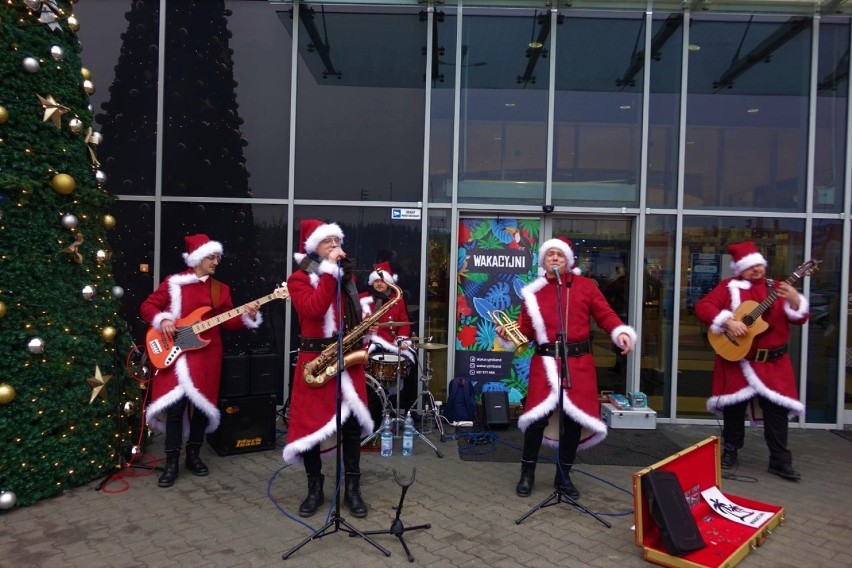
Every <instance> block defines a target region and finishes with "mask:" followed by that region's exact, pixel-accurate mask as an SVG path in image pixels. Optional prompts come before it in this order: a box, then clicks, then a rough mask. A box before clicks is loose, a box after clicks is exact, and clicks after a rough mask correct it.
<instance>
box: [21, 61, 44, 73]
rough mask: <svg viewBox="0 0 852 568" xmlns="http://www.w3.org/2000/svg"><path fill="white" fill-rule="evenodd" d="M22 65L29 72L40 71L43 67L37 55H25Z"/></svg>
mask: <svg viewBox="0 0 852 568" xmlns="http://www.w3.org/2000/svg"><path fill="white" fill-rule="evenodd" d="M21 65H23V67H24V71H26V72H27V73H38V70H39V69H40V68H41V64H39V62H38V59H36V58H35V57H24V59H23V60H22V61H21Z"/></svg>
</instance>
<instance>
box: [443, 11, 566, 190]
mask: <svg viewBox="0 0 852 568" xmlns="http://www.w3.org/2000/svg"><path fill="white" fill-rule="evenodd" d="M496 14H497V12H488V11H476V10H471V11H470V12H465V16H464V20H463V22H462V34H463V38H462V42H463V43H462V46H461V49H462V63H461V64H462V72H461V77H462V79H461V89H462V90H461V125H460V128H461V132H460V141H459V144H460V145H461V149H460V152H461V154H460V156H459V201H463V202H477V203H520V202H522V203H524V204H532V203H535V202H536V201H538V202H542V200H543V197H544V181H545V177H546V175H545V174H546V164H547V89H548V85H549V83H550V64H549V59H547V56H548V46H549V45H550V40H549V37H550V14H549V12H548V11H547V10H543V11H538V10H535V11H533V10H514V11H509V10H501V11H499V15H496Z"/></svg>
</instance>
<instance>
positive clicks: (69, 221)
mask: <svg viewBox="0 0 852 568" xmlns="http://www.w3.org/2000/svg"><path fill="white" fill-rule="evenodd" d="M62 226H63V227H65V228H66V229H69V230H71V229H76V228H77V217H75V216H74V215H72V214H71V213H66V214H65V215H63V216H62Z"/></svg>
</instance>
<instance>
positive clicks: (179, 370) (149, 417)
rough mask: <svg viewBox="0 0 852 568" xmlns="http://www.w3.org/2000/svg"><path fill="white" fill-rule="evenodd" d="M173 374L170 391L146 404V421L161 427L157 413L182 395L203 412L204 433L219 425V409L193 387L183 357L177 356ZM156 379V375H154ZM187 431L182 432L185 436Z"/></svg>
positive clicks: (153, 425)
mask: <svg viewBox="0 0 852 568" xmlns="http://www.w3.org/2000/svg"><path fill="white" fill-rule="evenodd" d="M174 370H175V376H176V377H177V380H178V381H177V385H176V386H175V388H173V389H172V390H171V391H169V392H168V393H166V394H165V395H163V396H161V397H160V398H159V399H157V400H156V401H155V402H153V403H151V404H150V405H148V409H147V410H146V418H145V420H146V423H148V425H150V426H151V427H152V428H153V427H155V426H156V427H163V430H165V428H164V425H163V424H162V421H160V420H158V419H157V415H158V414H159V413H160V412H162V411H164V410H165V409H167V408H168V407H169V406H171V405H173V404H175V403H176V402H178V401H179V400H180V399H181V398H182V397H184V396H185V397H186V398H188V399H189V401H190V402H191V403H192V405H193V406H195V408H197V409H198V410H200V411H201V412H203V413H204V414H205V415H206V416H207V428H206V429H205V430H204V432H205V433H208V434H209V433H210V432H213V431H215V430H216V428H218V427H219V421H220V414H219V409H218V408H216V406H215V405H214V404H212V403H211V402H210V401H208V400H207V399H206V398H205V397H204V395H202V394H201V392H200V391H199V390H198V389H197V388H196V387H195V385H194V384H193V382H192V375H190V373H189V365H187V363H186V358H185V357H180V358H178V360H177V361H175V364H174ZM154 380H156V376H155V377H154ZM186 434H187V432H184V436H186Z"/></svg>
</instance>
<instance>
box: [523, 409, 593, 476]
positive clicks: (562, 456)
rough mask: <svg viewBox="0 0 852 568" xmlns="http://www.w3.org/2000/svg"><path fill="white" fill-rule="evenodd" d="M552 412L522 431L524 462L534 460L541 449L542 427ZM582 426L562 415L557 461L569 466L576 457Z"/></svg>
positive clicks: (545, 424)
mask: <svg viewBox="0 0 852 568" xmlns="http://www.w3.org/2000/svg"><path fill="white" fill-rule="evenodd" d="M551 415H553V412H551V413H550V414H548V415H547V416H545V417H544V418H541V419H539V420H537V421H535V422H533V423H532V424H530V425H529V426H528V427H527V430H526V432H524V451H523V453H522V454H521V459H522V460H524V461H525V462H536V461H537V460H538V454H539V452H540V451H541V443H542V439H543V438H544V429H545V427H546V426H547V422H548V420H549V419H550V416H551ZM582 430H583V427H582V426H580V425H579V424H578V423H576V422H574V421H573V420H571V419H570V418H569V417H568V416H566V415H564V414H563V415H562V432H561V434H560V440H559V462H560V463H561V464H562V465H563V467H564V466H569V467H570V466H571V465H573V464H574V460H575V459H576V457H577V446H579V445H580V433H581V432H582Z"/></svg>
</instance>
